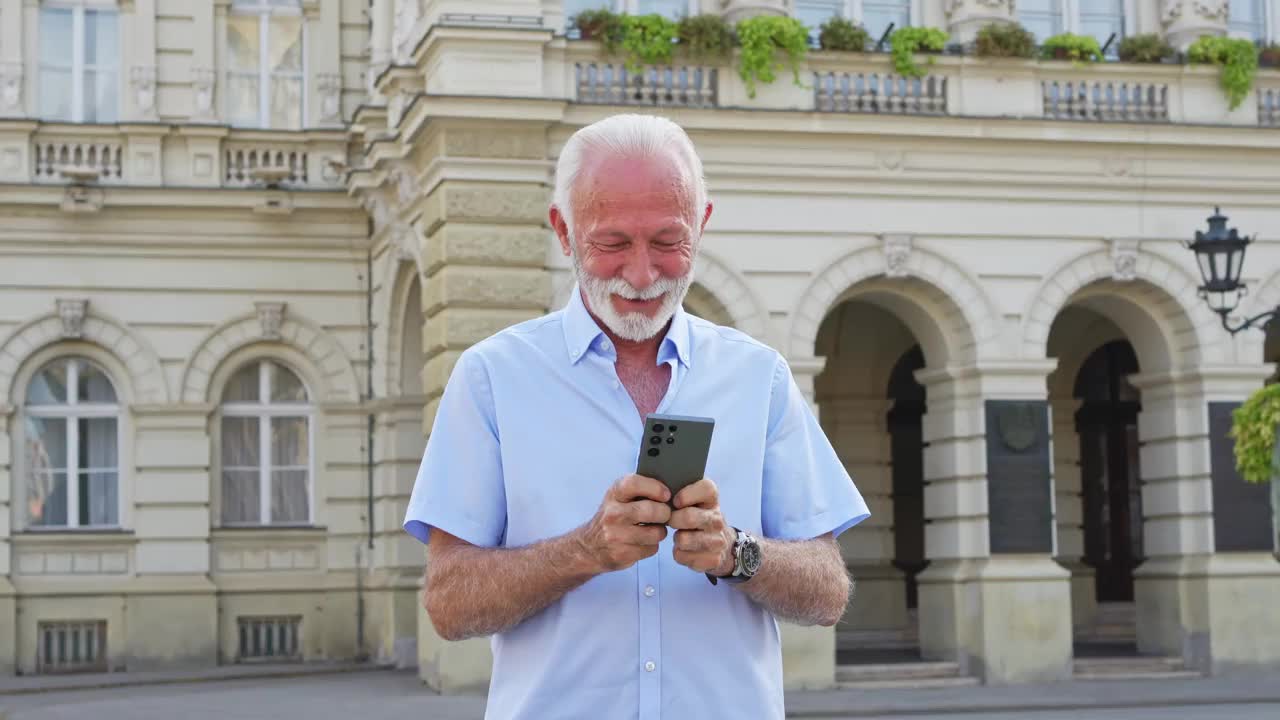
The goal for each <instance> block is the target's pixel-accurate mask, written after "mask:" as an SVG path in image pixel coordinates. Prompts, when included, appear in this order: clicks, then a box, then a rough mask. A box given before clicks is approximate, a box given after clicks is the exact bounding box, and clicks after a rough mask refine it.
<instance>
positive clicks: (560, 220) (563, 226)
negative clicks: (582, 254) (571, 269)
mask: <svg viewBox="0 0 1280 720" xmlns="http://www.w3.org/2000/svg"><path fill="white" fill-rule="evenodd" d="M547 218H548V219H549V220H550V221H551V229H552V230H554V231H555V233H556V237H557V238H558V239H559V240H560V252H562V253H564V256H565V257H569V256H570V255H572V254H573V248H571V247H570V246H569V224H568V223H567V222H565V219H564V213H562V212H560V208H558V207H556V206H555V205H552V206H551V211H550V212H549V213H547Z"/></svg>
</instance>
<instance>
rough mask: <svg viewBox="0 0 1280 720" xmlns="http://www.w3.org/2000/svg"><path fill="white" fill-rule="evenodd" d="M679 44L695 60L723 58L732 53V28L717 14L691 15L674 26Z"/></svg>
mask: <svg viewBox="0 0 1280 720" xmlns="http://www.w3.org/2000/svg"><path fill="white" fill-rule="evenodd" d="M676 38H677V39H678V40H679V46H680V47H681V48H683V50H684V52H686V53H688V55H689V57H691V58H693V59H694V60H697V61H705V60H724V59H725V58H727V57H729V55H730V54H732V53H733V28H731V27H729V23H727V22H725V20H724V18H722V17H720V16H719V15H693V16H691V17H684V18H681V19H680V22H679V24H678V25H677V26H676Z"/></svg>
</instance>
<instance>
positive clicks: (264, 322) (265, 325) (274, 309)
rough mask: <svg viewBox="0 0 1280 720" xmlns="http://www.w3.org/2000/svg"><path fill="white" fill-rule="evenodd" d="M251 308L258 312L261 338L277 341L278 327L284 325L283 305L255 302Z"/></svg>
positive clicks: (279, 303) (278, 336)
mask: <svg viewBox="0 0 1280 720" xmlns="http://www.w3.org/2000/svg"><path fill="white" fill-rule="evenodd" d="M253 306H254V307H255V308H256V309H257V310H258V327H259V328H260V329H261V331H262V337H263V338H264V339H267V340H279V339H280V326H281V325H282V324H283V323H284V303H282V302H256V303H254V304H253Z"/></svg>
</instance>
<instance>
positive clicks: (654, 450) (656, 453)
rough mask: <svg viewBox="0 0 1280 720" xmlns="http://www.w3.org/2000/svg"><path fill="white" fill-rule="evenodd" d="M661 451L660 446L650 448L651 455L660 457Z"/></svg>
mask: <svg viewBox="0 0 1280 720" xmlns="http://www.w3.org/2000/svg"><path fill="white" fill-rule="evenodd" d="M659 452H661V451H660V450H658V448H649V457H658V453H659Z"/></svg>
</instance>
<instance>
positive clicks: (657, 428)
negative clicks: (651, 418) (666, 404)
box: [653, 423, 665, 432]
mask: <svg viewBox="0 0 1280 720" xmlns="http://www.w3.org/2000/svg"><path fill="white" fill-rule="evenodd" d="M664 429H665V428H663V427H662V423H656V424H655V425H654V426H653V431H654V432H662V431H663V430H664Z"/></svg>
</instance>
